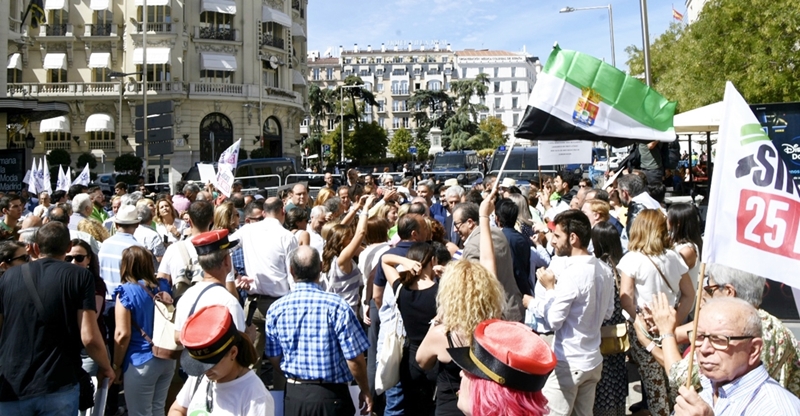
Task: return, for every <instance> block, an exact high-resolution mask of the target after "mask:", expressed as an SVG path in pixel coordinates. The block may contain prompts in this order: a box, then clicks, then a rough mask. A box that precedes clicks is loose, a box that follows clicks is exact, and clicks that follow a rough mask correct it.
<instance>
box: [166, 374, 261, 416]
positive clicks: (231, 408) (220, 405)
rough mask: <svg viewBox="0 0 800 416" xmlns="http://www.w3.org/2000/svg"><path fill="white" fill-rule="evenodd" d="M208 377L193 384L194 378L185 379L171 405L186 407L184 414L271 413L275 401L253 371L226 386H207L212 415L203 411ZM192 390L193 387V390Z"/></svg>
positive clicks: (248, 415) (230, 415) (251, 415)
mask: <svg viewBox="0 0 800 416" xmlns="http://www.w3.org/2000/svg"><path fill="white" fill-rule="evenodd" d="M208 383H209V381H208V378H207V377H203V378H202V379H201V380H200V384H197V377H189V379H188V380H186V383H184V384H183V388H181V391H180V393H178V397H176V398H175V402H176V403H178V405H180V406H181V407H184V408H186V409H187V410H186V414H187V415H213V416H264V415H273V414H275V402H274V401H273V400H272V395H271V394H270V393H269V391H267V388H266V387H264V383H263V382H261V379H259V378H258V376H257V375H256V373H255V372H253V371H248V372H247V373H246V374H245V375H243V376H241V377H239V378H237V379H235V380H232V381H229V382H227V383H211V384H212V385H211V398H212V400H213V401H214V412H213V413H207V412H206V398H207V397H206V391H207V390H206V389H207V388H208ZM195 387H197V388H196V389H195Z"/></svg>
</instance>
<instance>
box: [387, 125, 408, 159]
mask: <svg viewBox="0 0 800 416" xmlns="http://www.w3.org/2000/svg"><path fill="white" fill-rule="evenodd" d="M413 140H414V138H413V137H411V133H410V132H409V131H408V130H406V129H405V128H400V130H397V131H395V132H394V135H393V136H392V139H391V140H389V151H390V152H392V154H393V155H394V157H396V158H398V159H408V158H409V157H410V156H411V155H410V154H409V153H408V148H409V146H411V144H412V141H413Z"/></svg>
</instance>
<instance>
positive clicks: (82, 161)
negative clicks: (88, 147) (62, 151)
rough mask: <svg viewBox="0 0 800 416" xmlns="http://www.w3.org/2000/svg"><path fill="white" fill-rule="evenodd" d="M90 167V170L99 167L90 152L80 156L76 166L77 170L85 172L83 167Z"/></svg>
mask: <svg viewBox="0 0 800 416" xmlns="http://www.w3.org/2000/svg"><path fill="white" fill-rule="evenodd" d="M87 164H88V165H89V170H94V169H95V168H96V167H97V159H96V158H95V157H94V155H93V154H91V153H89V152H83V153H81V155H80V156H78V162H77V163H76V164H75V169H77V170H83V167H84V166H86V165H87Z"/></svg>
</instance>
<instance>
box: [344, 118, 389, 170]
mask: <svg viewBox="0 0 800 416" xmlns="http://www.w3.org/2000/svg"><path fill="white" fill-rule="evenodd" d="M388 145H389V139H388V134H387V133H386V130H385V129H384V128H383V127H381V126H380V125H379V124H378V123H377V122H375V121H373V122H372V123H361V127H360V128H358V129H356V130H354V131H353V134H352V135H348V136H347V137H346V138H345V142H344V150H345V155H352V158H353V159H355V160H366V159H375V158H383V157H386V147H387V146H388Z"/></svg>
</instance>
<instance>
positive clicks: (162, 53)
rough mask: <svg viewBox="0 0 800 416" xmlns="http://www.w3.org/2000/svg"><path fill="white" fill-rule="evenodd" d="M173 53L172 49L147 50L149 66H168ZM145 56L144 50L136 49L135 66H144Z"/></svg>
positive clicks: (134, 53)
mask: <svg viewBox="0 0 800 416" xmlns="http://www.w3.org/2000/svg"><path fill="white" fill-rule="evenodd" d="M147 4H148V5H149V4H150V2H149V1H148V2H147ZM171 53H172V49H170V48H147V64H148V65H152V64H168V63H169V58H170V55H171ZM143 55H144V50H143V49H142V48H136V49H134V50H133V64H134V65H142V63H143V62H144V59H143V58H144V56H143Z"/></svg>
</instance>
